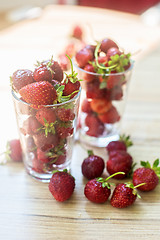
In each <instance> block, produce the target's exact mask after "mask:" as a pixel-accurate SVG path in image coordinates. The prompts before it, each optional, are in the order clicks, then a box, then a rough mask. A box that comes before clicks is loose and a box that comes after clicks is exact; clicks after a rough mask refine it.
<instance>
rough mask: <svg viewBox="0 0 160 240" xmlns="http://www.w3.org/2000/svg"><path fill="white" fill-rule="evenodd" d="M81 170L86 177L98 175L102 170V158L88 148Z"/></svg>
mask: <svg viewBox="0 0 160 240" xmlns="http://www.w3.org/2000/svg"><path fill="white" fill-rule="evenodd" d="M81 170H82V174H83V176H84V177H86V178H87V179H93V178H96V177H100V176H101V175H102V173H103V170H104V160H103V159H102V158H101V157H99V156H97V155H94V153H93V151H91V150H89V151H88V157H87V158H85V159H84V160H83V162H82V166H81Z"/></svg>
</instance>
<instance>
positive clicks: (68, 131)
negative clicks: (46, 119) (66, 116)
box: [56, 122, 74, 139]
mask: <svg viewBox="0 0 160 240" xmlns="http://www.w3.org/2000/svg"><path fill="white" fill-rule="evenodd" d="M69 125H70V124H69ZM56 131H57V134H58V136H59V137H60V138H61V139H65V138H67V137H69V136H71V135H72V134H73V131H74V128H73V127H70V126H67V122H66V123H65V125H64V124H61V125H57V126H56Z"/></svg>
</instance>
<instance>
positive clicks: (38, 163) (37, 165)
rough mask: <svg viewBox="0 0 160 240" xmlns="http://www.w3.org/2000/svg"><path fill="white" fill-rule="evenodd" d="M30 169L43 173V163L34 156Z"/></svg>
mask: <svg viewBox="0 0 160 240" xmlns="http://www.w3.org/2000/svg"><path fill="white" fill-rule="evenodd" d="M32 170H33V171H35V172H38V173H44V172H45V163H44V162H43V161H40V160H39V159H37V158H36V157H34V158H33V160H32Z"/></svg>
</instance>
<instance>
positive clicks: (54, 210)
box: [0, 6, 160, 240]
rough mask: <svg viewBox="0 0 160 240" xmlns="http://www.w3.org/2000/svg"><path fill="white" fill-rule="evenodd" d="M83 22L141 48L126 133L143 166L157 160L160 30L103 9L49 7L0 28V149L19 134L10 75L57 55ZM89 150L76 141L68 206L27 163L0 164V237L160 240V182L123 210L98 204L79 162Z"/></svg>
mask: <svg viewBox="0 0 160 240" xmlns="http://www.w3.org/2000/svg"><path fill="white" fill-rule="evenodd" d="M82 16H83V18H82ZM80 20H82V23H86V22H87V21H90V22H91V24H92V25H93V26H94V34H95V35H96V36H99V38H102V37H105V36H108V35H110V36H113V38H115V39H117V37H118V39H119V42H120V43H121V44H122V45H123V46H125V44H127V47H128V48H133V46H134V47H135V48H136V49H139V48H141V49H142V46H144V49H143V51H142V52H141V53H140V55H138V56H137V58H136V64H135V68H134V72H133V75H132V80H131V84H130V88H129V93H128V101H127V106H126V111H125V115H124V118H123V124H122V132H125V133H128V134H130V135H131V136H132V139H133V142H134V146H133V147H131V148H130V150H129V152H130V154H131V155H132V156H133V159H134V161H135V162H137V163H138V166H139V162H140V160H149V161H151V162H153V161H154V160H155V159H156V158H157V157H160V65H159V58H160V45H158V42H159V40H160V31H158V29H159V28H158V27H155V28H150V27H148V26H146V25H145V24H144V23H142V22H141V19H140V18H139V17H138V16H134V15H129V14H122V13H118V12H113V11H107V10H102V9H93V10H92V9H91V8H78V7H68V6H67V7H59V6H48V7H47V8H46V9H45V11H44V14H43V15H42V17H41V18H40V19H37V20H32V21H31V20H29V21H24V22H21V23H18V24H16V25H15V26H12V27H11V28H9V29H6V30H3V31H2V32H1V33H0V54H1V78H0V109H1V119H0V123H1V124H0V132H1V136H0V148H1V149H2V150H3V149H4V147H5V144H6V140H7V139H9V138H13V137H15V136H17V129H16V122H15V116H14V109H13V104H12V99H11V96H10V87H9V82H8V81H9V80H8V79H9V75H11V73H12V72H13V71H15V70H16V69H17V68H20V67H26V68H27V67H30V66H32V65H33V63H35V60H36V59H39V58H40V59H41V58H42V59H43V58H44V57H46V56H47V57H48V55H51V54H53V53H55V55H56V54H57V53H58V51H59V50H60V49H61V48H62V47H63V46H64V44H65V43H66V37H67V35H68V29H70V26H72V24H73V23H74V22H79V21H80ZM131 26H132V29H131ZM135 29H137V31H135ZM120 32H121V33H123V34H120ZM148 32H150V34H149V35H148ZM124 33H125V34H124ZM89 38H90V37H88V39H89ZM86 149H87V147H86V146H84V145H83V144H81V143H79V142H77V143H76V144H75V146H74V151H73V159H72V171H71V172H72V174H73V176H75V177H76V188H75V191H74V194H73V196H72V198H71V199H70V200H69V201H66V202H64V203H58V202H56V201H55V200H54V199H53V197H52V196H51V194H50V192H49V190H48V184H44V183H40V182H38V181H36V180H34V179H32V178H31V177H30V176H28V175H27V173H26V172H25V170H24V167H23V164H22V163H12V162H11V163H8V164H7V165H0V239H2V240H28V239H31V240H44V239H45V240H51V239H75V240H77V239H87V240H90V239H92V240H93V239H112V240H116V239H118V240H122V239H123V240H128V239H130V240H135V239H136V240H137V239H138V240H141V239H143V240H149V239H152V240H157V239H160V227H159V226H160V194H159V193H160V186H158V187H157V188H156V190H154V191H152V192H150V193H142V194H141V196H142V199H141V200H139V199H138V200H137V201H136V203H135V204H134V205H133V206H131V207H129V208H126V209H115V208H113V207H112V206H111V205H110V204H109V202H107V203H105V204H100V205H98V204H93V203H91V202H89V201H87V200H86V198H85V197H84V194H83V190H84V186H85V183H86V180H85V179H84V178H83V177H82V174H81V163H82V161H83V159H84V158H85V157H86V156H87V153H86ZM94 152H95V153H96V154H99V155H100V156H102V157H103V158H104V159H105V161H106V160H107V157H108V156H107V154H106V151H105V149H98V148H94ZM104 176H106V171H105V172H104Z"/></svg>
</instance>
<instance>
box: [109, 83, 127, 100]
mask: <svg viewBox="0 0 160 240" xmlns="http://www.w3.org/2000/svg"><path fill="white" fill-rule="evenodd" d="M122 97H123V90H122V87H121V86H115V87H113V88H112V89H107V91H106V99H107V100H108V101H112V100H116V101H118V100H121V99H122Z"/></svg>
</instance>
